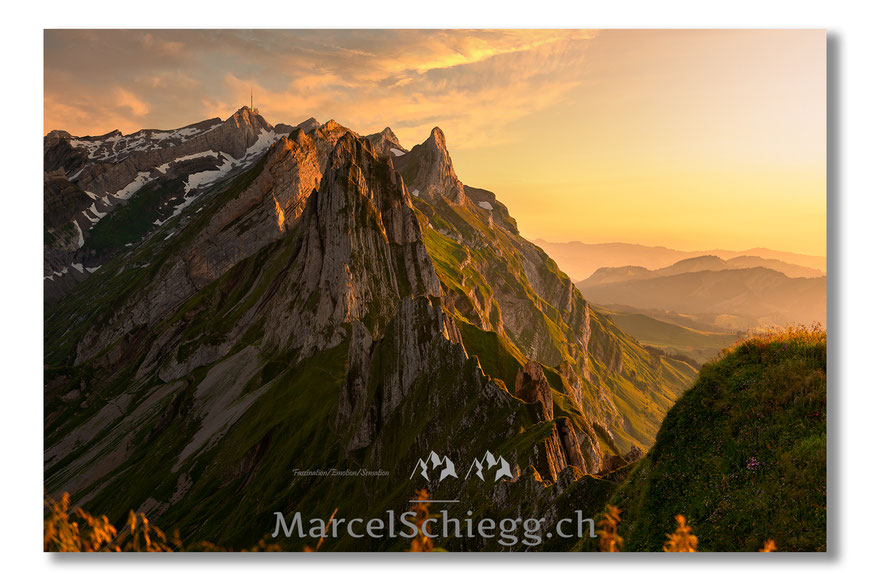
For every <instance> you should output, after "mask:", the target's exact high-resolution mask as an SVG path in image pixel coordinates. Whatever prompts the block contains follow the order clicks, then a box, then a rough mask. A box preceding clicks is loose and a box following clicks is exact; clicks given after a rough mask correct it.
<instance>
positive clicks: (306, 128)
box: [296, 117, 320, 133]
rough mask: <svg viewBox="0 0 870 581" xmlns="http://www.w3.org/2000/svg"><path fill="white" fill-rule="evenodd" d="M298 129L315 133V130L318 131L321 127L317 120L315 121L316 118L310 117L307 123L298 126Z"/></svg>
mask: <svg viewBox="0 0 870 581" xmlns="http://www.w3.org/2000/svg"><path fill="white" fill-rule="evenodd" d="M296 127H297V129H301V130H302V131H304V132H306V133H307V132H309V131H313V130H314V129H317V128H318V127H320V122H319V121H318V120H317V119H315V118H314V117H309V118H308V119H306V120H305V121H303V122H302V123H300V124H299V125H297V126H296Z"/></svg>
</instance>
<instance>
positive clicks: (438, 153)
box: [396, 127, 466, 204]
mask: <svg viewBox="0 0 870 581" xmlns="http://www.w3.org/2000/svg"><path fill="white" fill-rule="evenodd" d="M396 167H397V168H398V169H399V171H400V172H401V174H402V177H404V178H405V183H406V184H407V185H408V189H409V190H410V191H411V192H412V193H413V192H417V193H416V194H414V195H416V196H422V197H423V198H425V199H429V200H431V199H434V198H436V197H442V198H444V199H446V200H448V201H450V202H452V203H454V204H463V203H465V201H466V200H465V193H464V186H463V185H462V182H460V181H459V178H458V177H456V171H455V170H454V169H453V160H451V159H450V153H448V151H447V140H446V138H445V137H444V132H443V131H441V129H440V128H439V127H434V128H433V129H432V132H431V133H430V134H429V138H428V139H426V141H424V142H423V143H421V144H420V145H415V146H414V148H413V149H411V151H410V152H409V153H408V154H407V155H403V156H401V157H398V158H396Z"/></svg>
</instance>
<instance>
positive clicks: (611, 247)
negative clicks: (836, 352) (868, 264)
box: [533, 239, 827, 281]
mask: <svg viewBox="0 0 870 581" xmlns="http://www.w3.org/2000/svg"><path fill="white" fill-rule="evenodd" d="M533 242H534V243H535V244H537V245H538V246H540V247H541V248H542V249H544V251H545V252H547V254H549V255H550V256H551V257H552V258H553V260H555V261H556V262H557V263H558V264H559V267H560V268H562V269H563V270H564V271H565V272H566V273H568V276H570V277H571V278H572V279H573V280H575V281H579V280H583V279H585V278H587V277H589V276H590V275H592V273H594V272H595V271H596V270H598V269H599V268H602V267H620V266H639V267H643V268H645V269H649V270H655V269H659V268H664V267H666V266H670V265H672V264H674V263H676V262H679V261H681V260H685V259H687V258H695V257H699V256H715V257H718V258H720V259H722V260H725V261H730V260H731V259H738V258H739V260H738V261H737V262H736V263H733V264H742V266H739V267H743V268H745V267H748V266H765V267H767V268H772V269H773V270H779V271H780V272H783V273H784V274H787V275H789V276H821V275H823V274H824V273H825V272H826V270H827V261H826V259H825V257H823V256H811V255H808V254H796V253H793V252H781V251H778V250H770V249H768V248H750V249H748V250H741V251H735V250H721V249H716V250H699V251H685V250H674V249H672V248H665V247H664V246H643V245H641V244H625V243H621V242H614V243H604V244H586V243H584V242H548V241H546V240H542V239H537V240H534V241H533ZM759 259H766V260H767V262H766V263H764V262H758V260H759ZM753 261H755V262H754V263H753ZM739 267H738V268H739ZM795 267H805V268H806V269H808V270H798V269H796V268H795Z"/></svg>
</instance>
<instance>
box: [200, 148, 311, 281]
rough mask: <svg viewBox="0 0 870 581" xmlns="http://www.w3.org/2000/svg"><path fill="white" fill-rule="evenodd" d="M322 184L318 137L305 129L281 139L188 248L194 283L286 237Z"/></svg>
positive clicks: (207, 278) (214, 276)
mask: <svg viewBox="0 0 870 581" xmlns="http://www.w3.org/2000/svg"><path fill="white" fill-rule="evenodd" d="M319 183H320V167H319V165H318V163H317V149H316V147H315V144H314V141H313V140H312V139H311V138H310V137H308V136H307V135H306V134H305V133H302V132H297V133H295V135H294V138H293V139H288V138H286V137H282V138H281V139H280V140H279V141H278V142H277V143H276V144H275V146H273V148H272V150H271V151H270V153H269V155H268V158H267V160H266V163H265V165H264V167H263V171H262V172H261V173H260V174H259V175H258V176H257V178H256V179H254V181H253V182H252V183H251V185H250V186H248V187H247V188H245V190H244V191H243V192H242V193H241V194H239V196H238V197H236V198H234V199H232V200H229V201H228V202H227V203H226V204H225V205H224V207H223V208H221V210H220V211H219V212H218V213H216V214H215V216H214V218H213V219H212V220H211V221H210V222H209V223H208V225H207V226H206V227H205V228H204V229H203V230H202V232H201V233H200V234H199V235H198V236H197V238H196V241H195V242H194V243H193V245H192V247H191V248H190V249H189V251H188V252H187V255H186V257H185V262H186V263H187V268H188V271H189V274H190V277H191V279H192V280H193V281H194V284H196V286H198V287H202V286H203V285H204V284H206V283H208V282H211V281H213V280H215V279H216V278H218V277H219V276H220V275H222V274H223V273H225V272H226V271H227V270H228V269H229V268H230V267H232V266H233V265H235V264H237V263H238V262H239V261H240V260H241V259H242V258H244V257H247V256H250V255H252V254H254V253H255V252H256V251H258V250H259V249H261V248H262V247H263V246H266V245H267V244H269V243H271V242H273V241H275V240H277V239H278V238H280V237H282V236H284V234H285V233H286V232H287V230H288V229H290V228H293V227H294V226H295V225H296V224H297V223H298V222H299V218H300V217H301V216H302V211H303V210H304V209H305V204H306V201H307V200H308V196H309V195H311V192H313V191H314V190H315V189H316V188H317V186H318V184H319Z"/></svg>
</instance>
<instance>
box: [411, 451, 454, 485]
mask: <svg viewBox="0 0 870 581" xmlns="http://www.w3.org/2000/svg"><path fill="white" fill-rule="evenodd" d="M438 468H441V474H440V476H439V478H438V482H441V481H442V480H444V479H445V478H447V477H448V476H452V477H453V478H459V476H457V475H456V467H455V466H454V465H453V462H452V461H451V460H450V458H448V457H447V456H438V454H436V453H435V452H429V457H428V458H426V460H425V461H424V460H423V459H422V458H420V459H419V460H417V465H416V466H414V471H413V472H411V478H409V479H408V480H411V479H412V478H414V475H415V474H417V471H418V470H419V472H420V475H421V476H422V477H423V478H425V479H426V480H428V481H431V480H432V479H433V478H434V477H435V474H434V472H435V470H436V469H438ZM429 470H432V472H433V474H432V476H430V475H429Z"/></svg>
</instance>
